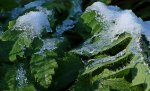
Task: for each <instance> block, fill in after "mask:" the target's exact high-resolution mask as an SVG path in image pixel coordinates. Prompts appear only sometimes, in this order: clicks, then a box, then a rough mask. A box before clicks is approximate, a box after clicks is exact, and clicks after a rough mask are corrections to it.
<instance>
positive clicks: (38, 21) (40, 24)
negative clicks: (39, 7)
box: [13, 11, 52, 37]
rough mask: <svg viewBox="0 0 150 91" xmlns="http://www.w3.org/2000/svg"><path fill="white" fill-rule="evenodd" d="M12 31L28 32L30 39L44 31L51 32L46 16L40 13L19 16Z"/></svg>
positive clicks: (33, 12) (34, 12)
mask: <svg viewBox="0 0 150 91" xmlns="http://www.w3.org/2000/svg"><path fill="white" fill-rule="evenodd" d="M13 29H14V30H21V31H25V32H28V33H29V34H30V37H36V36H40V35H41V33H42V32H43V31H44V29H46V31H47V32H52V30H51V28H50V23H49V21H48V17H47V15H46V14H45V13H43V12H40V11H31V12H29V13H26V14H25V15H23V16H20V17H19V18H18V19H17V20H16V24H15V25H14V27H13Z"/></svg>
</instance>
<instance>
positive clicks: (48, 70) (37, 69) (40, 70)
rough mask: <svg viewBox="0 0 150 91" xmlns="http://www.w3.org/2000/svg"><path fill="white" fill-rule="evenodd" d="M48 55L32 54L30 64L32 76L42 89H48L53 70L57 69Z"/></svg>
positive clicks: (53, 60)
mask: <svg viewBox="0 0 150 91" xmlns="http://www.w3.org/2000/svg"><path fill="white" fill-rule="evenodd" d="M50 54H51V53H47V54H43V55H39V54H34V55H33V56H32V59H31V62H30V67H31V73H32V75H33V76H34V77H35V79H36V81H37V82H38V83H39V84H40V85H41V86H43V87H44V88H48V87H49V86H50V85H51V83H52V76H53V75H54V74H55V69H56V68H57V67H58V65H57V62H56V61H55V59H53V57H52V55H50ZM54 55H55V54H54Z"/></svg>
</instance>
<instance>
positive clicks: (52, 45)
mask: <svg viewBox="0 0 150 91" xmlns="http://www.w3.org/2000/svg"><path fill="white" fill-rule="evenodd" d="M63 40H64V38H63V37H60V38H51V39H45V40H43V46H42V48H41V49H40V51H39V52H37V53H35V54H41V55H43V53H44V51H46V50H48V51H50V50H54V49H56V48H57V44H58V43H60V42H63Z"/></svg>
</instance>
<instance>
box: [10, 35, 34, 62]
mask: <svg viewBox="0 0 150 91" xmlns="http://www.w3.org/2000/svg"><path fill="white" fill-rule="evenodd" d="M23 34H24V33H22V34H20V35H19V38H18V39H17V40H16V42H15V43H14V45H13V47H12V50H11V51H10V53H9V59H10V61H12V62H13V61H15V60H16V59H17V56H20V57H23V56H24V53H25V50H26V48H28V47H29V46H30V44H31V42H32V40H31V39H30V37H28V36H26V35H23Z"/></svg>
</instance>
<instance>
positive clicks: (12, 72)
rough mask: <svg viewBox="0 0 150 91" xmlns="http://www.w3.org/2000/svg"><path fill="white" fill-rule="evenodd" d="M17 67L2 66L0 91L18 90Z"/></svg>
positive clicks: (0, 68) (0, 69) (0, 65)
mask: <svg viewBox="0 0 150 91" xmlns="http://www.w3.org/2000/svg"><path fill="white" fill-rule="evenodd" d="M16 70H17V67H16V65H10V64H2V63H1V64H0V73H1V74H3V75H0V90H1V91H5V90H8V91H14V89H15V88H16V85H15V84H16Z"/></svg>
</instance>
